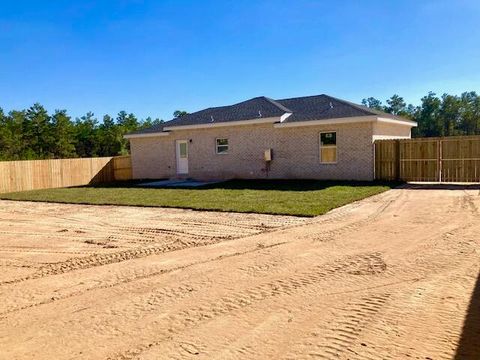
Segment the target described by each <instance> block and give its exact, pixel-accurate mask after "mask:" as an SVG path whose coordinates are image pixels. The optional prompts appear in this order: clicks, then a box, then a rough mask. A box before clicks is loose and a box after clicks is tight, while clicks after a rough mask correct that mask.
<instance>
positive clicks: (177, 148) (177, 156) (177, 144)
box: [175, 140, 188, 175]
mask: <svg viewBox="0 0 480 360" xmlns="http://www.w3.org/2000/svg"><path fill="white" fill-rule="evenodd" d="M180 144H185V145H186V150H187V154H186V155H187V156H186V157H185V158H181V157H180ZM183 159H185V164H186V166H185V167H186V171H181V169H180V161H181V160H183ZM175 160H176V172H177V175H187V174H188V140H175Z"/></svg>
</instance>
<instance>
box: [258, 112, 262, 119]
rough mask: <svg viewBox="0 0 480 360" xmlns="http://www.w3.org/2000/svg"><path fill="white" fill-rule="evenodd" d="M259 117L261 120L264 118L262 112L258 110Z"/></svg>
mask: <svg viewBox="0 0 480 360" xmlns="http://www.w3.org/2000/svg"><path fill="white" fill-rule="evenodd" d="M258 117H259V118H261V117H262V112H261V111H260V110H258Z"/></svg>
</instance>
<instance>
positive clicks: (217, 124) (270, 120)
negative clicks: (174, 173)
mask: <svg viewBox="0 0 480 360" xmlns="http://www.w3.org/2000/svg"><path fill="white" fill-rule="evenodd" d="M279 120H280V117H269V118H262V119H251V120H240V121H227V122H213V123H209V124H199V125H183V126H165V127H164V128H163V130H167V131H172V130H194V129H210V128H215V127H224V126H241V125H255V124H273V123H275V122H278V121H279Z"/></svg>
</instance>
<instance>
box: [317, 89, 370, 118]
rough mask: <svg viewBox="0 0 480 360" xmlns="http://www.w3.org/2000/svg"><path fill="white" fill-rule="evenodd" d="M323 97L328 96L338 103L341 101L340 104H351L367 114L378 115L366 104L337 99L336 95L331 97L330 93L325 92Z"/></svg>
mask: <svg viewBox="0 0 480 360" xmlns="http://www.w3.org/2000/svg"><path fill="white" fill-rule="evenodd" d="M323 95H324V96H325V97H327V98H329V99H332V100H334V101H337V102H339V103H342V104H345V105H348V106H351V107H353V108H355V109H357V110H360V111H363V112H364V113H367V114H369V115H378V114H375V113H374V112H373V111H371V109H370V108H368V107H366V106H361V105H357V104H355V103H352V102H350V101H347V100H342V99H338V98H336V97H333V96H330V95H326V94H323Z"/></svg>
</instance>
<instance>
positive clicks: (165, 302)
mask: <svg viewBox="0 0 480 360" xmlns="http://www.w3.org/2000/svg"><path fill="white" fill-rule="evenodd" d="M479 208H480V196H479V190H478V189H467V190H465V189H456V190H452V189H451V188H448V187H447V188H431V189H428V188H425V187H415V186H411V187H408V188H403V189H395V190H391V191H388V192H386V193H383V194H381V195H377V196H374V197H371V198H368V199H365V200H363V201H360V202H357V203H354V204H351V205H348V206H345V207H343V208H340V209H337V210H334V211H332V212H330V213H328V214H327V215H324V216H320V217H317V218H313V219H304V218H295V217H285V216H269V215H250V214H230V213H216V212H195V211H188V210H176V209H152V208H134V207H115V206H84V205H56V204H42V203H26V202H9V201H1V202H0V266H1V268H0V358H1V359H74V358H78V359H137V358H139V359H159V358H161V359H190V358H195V359H233V358H245V359H255V358H257V359H263V358H272V359H284V358H285V359H297V358H314V357H318V358H324V359H453V358H457V359H479V358H480V350H479V345H478V342H479V341H478V339H479V336H480V315H479V313H480V285H479V284H478V283H477V282H478V280H477V277H478V274H479V270H480V261H479V260H480V252H479V251H480V236H479V234H480V219H479V215H480V212H479Z"/></svg>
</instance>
